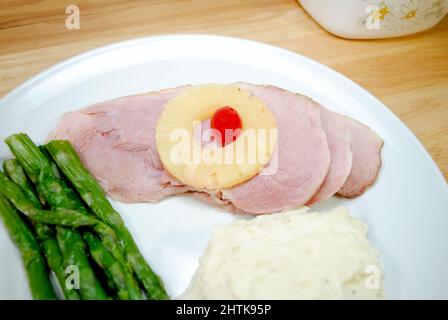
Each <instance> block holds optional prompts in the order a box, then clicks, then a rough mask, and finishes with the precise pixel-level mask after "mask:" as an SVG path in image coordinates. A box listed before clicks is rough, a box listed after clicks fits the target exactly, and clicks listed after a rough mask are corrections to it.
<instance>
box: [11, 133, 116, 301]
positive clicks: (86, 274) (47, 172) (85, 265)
mask: <svg viewBox="0 0 448 320" xmlns="http://www.w3.org/2000/svg"><path fill="white" fill-rule="evenodd" d="M5 142H6V144H7V145H8V146H9V148H10V149H11V151H12V153H13V154H14V155H15V156H16V158H17V160H18V161H19V163H20V165H21V166H22V168H23V169H24V170H25V172H26V173H27V175H28V177H30V179H31V181H32V182H33V183H34V184H35V185H36V189H37V193H38V194H39V197H40V198H41V199H43V200H45V201H46V203H47V205H48V206H49V207H50V209H53V210H54V209H59V208H67V209H72V206H73V203H72V201H71V199H70V197H68V196H67V194H66V193H65V192H64V190H65V188H64V186H63V183H62V182H61V180H60V179H58V178H57V176H56V175H55V174H54V172H53V168H52V166H51V164H50V162H49V161H48V159H47V158H46V157H45V155H44V154H42V152H41V151H40V150H39V148H38V147H37V146H36V145H35V144H34V143H33V142H32V141H31V139H30V138H29V137H28V136H27V135H25V134H16V135H12V136H10V137H8V138H7V139H6V140H5ZM56 233H57V239H58V243H59V247H60V249H61V252H62V256H63V259H64V263H65V265H66V266H70V265H75V266H77V267H78V269H79V276H80V288H79V289H80V294H81V297H82V298H83V299H89V300H92V299H93V300H100V299H101V300H102V299H107V298H108V297H107V294H106V293H105V291H104V289H103V287H102V286H101V283H100V281H99V280H98V279H97V277H96V275H95V273H94V271H93V269H92V267H91V265H90V263H89V260H88V257H87V253H86V248H85V244H84V241H83V239H82V237H81V235H80V234H79V233H78V232H76V231H75V230H72V229H70V228H64V227H60V226H57V227H56Z"/></svg>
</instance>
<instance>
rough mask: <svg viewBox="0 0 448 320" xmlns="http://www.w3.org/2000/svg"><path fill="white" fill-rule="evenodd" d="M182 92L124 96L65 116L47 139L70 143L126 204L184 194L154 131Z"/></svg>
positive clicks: (101, 181) (171, 91) (93, 172)
mask: <svg viewBox="0 0 448 320" xmlns="http://www.w3.org/2000/svg"><path fill="white" fill-rule="evenodd" d="M180 90H181V88H177V89H169V90H164V91H161V92H157V93H149V94H142V95H135V96H129V97H123V98H119V99H115V100H111V101H106V102H102V103H98V104H94V105H92V106H89V107H87V108H84V109H81V110H79V111H76V112H70V113H67V114H65V115H64V116H63V117H62V119H61V121H60V122H59V125H58V127H57V128H56V130H54V131H53V132H52V133H51V134H50V135H49V137H48V140H56V139H67V140H69V141H70V142H71V143H72V144H73V146H74V147H75V149H76V150H77V152H78V153H79V155H80V157H81V160H82V161H83V163H84V165H85V166H86V167H87V169H88V170H89V171H90V172H91V173H92V174H93V175H94V176H95V177H96V179H97V180H98V181H99V182H100V184H101V185H102V187H103V188H104V190H105V191H106V193H107V194H108V195H109V196H111V197H112V198H114V199H117V200H119V201H123V202H139V201H148V202H155V201H159V200H161V199H163V198H165V197H167V196H170V195H173V194H177V193H182V192H186V191H188V190H189V187H187V186H183V185H181V184H180V183H179V182H178V181H177V180H176V179H175V178H173V177H171V176H170V175H169V174H168V173H167V172H166V171H165V170H164V168H163V166H162V163H161V162H160V159H159V155H158V153H157V149H156V144H155V138H154V128H155V125H156V123H157V120H158V119H159V116H160V113H161V112H162V110H163V108H164V106H165V103H166V101H168V100H169V99H171V98H173V97H174V96H175V95H176V94H177V93H178V92H179V91H180Z"/></svg>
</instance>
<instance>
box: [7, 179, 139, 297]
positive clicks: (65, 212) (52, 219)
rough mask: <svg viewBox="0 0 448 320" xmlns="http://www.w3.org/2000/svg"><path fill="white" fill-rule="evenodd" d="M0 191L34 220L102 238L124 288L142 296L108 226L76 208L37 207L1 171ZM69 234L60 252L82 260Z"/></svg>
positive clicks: (71, 259) (129, 293) (62, 242)
mask: <svg viewBox="0 0 448 320" xmlns="http://www.w3.org/2000/svg"><path fill="white" fill-rule="evenodd" d="M0 194H3V195H4V196H5V197H6V198H8V199H10V201H11V202H12V203H13V204H14V206H15V207H16V208H17V209H18V210H19V211H21V212H23V213H24V214H25V215H27V216H28V217H29V218H30V220H32V221H34V222H37V223H43V224H51V225H56V226H64V227H70V228H80V227H90V228H91V229H92V230H94V231H95V232H96V233H97V234H98V235H99V236H100V237H101V243H102V245H103V246H104V247H105V248H106V249H107V250H109V251H110V252H111V254H112V255H113V257H114V258H115V259H116V260H117V262H118V263H120V265H121V266H122V267H123V272H124V273H125V280H126V281H127V283H126V286H127V287H126V290H128V295H129V297H131V298H132V299H140V298H143V296H142V295H141V292H140V289H139V287H138V284H137V283H136V281H135V280H134V278H133V276H132V272H130V271H129V270H130V269H131V268H130V265H129V263H128V262H127V261H126V259H125V257H124V256H123V254H122V250H121V247H120V245H119V244H118V239H117V237H116V235H115V232H114V231H113V229H111V228H110V227H109V226H108V225H106V224H105V223H103V222H102V221H100V220H98V219H97V218H96V217H94V216H92V215H85V214H83V213H80V212H78V211H75V210H70V209H56V210H53V211H47V210H41V209H37V208H36V207H34V204H33V203H32V202H31V201H30V200H28V199H27V198H26V195H25V194H24V193H23V192H22V190H21V189H20V188H19V187H18V186H17V185H16V184H14V183H13V182H12V181H11V180H9V179H8V178H7V177H6V176H5V175H4V174H3V173H2V172H0ZM72 234H73V233H72ZM72 234H68V235H66V236H67V238H64V239H63V241H59V243H60V246H61V251H62V252H67V253H68V256H66V257H65V259H66V260H67V261H68V262H70V261H76V260H77V259H81V258H80V257H78V254H79V252H80V251H81V249H83V248H81V249H80V248H79V247H76V246H77V245H78V243H79V242H76V241H70V240H71V239H70V237H71V236H72ZM63 235H64V234H63ZM57 236H58V237H60V236H61V235H60V234H58V235H57ZM59 240H60V239H59ZM72 264H73V263H72ZM123 290H124V289H123Z"/></svg>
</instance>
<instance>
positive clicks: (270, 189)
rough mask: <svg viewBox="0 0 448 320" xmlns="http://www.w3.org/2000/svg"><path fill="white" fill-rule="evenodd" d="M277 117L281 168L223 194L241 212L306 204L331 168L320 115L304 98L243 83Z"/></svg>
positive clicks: (267, 87)
mask: <svg viewBox="0 0 448 320" xmlns="http://www.w3.org/2000/svg"><path fill="white" fill-rule="evenodd" d="M240 86H241V87H242V88H243V89H246V90H249V91H250V92H251V93H252V94H253V95H255V96H257V97H258V98H260V99H261V100H262V101H263V102H264V103H265V104H266V106H267V108H268V109H269V110H270V111H271V112H272V113H273V114H274V117H275V119H276V121H277V128H278V142H277V151H278V165H277V171H276V172H275V174H273V175H264V174H263V173H264V172H263V171H265V170H266V168H265V169H264V170H263V171H262V173H261V174H260V175H257V176H255V177H254V178H252V179H250V180H248V181H246V182H244V183H242V184H240V185H238V186H236V187H233V188H230V189H226V190H223V191H222V198H223V199H225V200H229V201H230V202H231V203H232V204H233V205H234V206H235V207H236V208H237V209H239V210H240V211H242V212H247V213H251V214H263V213H270V212H276V211H281V210H285V209H290V208H295V207H299V206H302V205H304V204H306V203H307V202H308V200H310V199H311V197H312V196H313V195H314V194H315V193H316V192H317V190H319V188H320V186H321V185H322V183H323V181H324V179H325V177H326V175H327V173H328V170H329V166H330V155H329V150H328V146H327V138H326V135H325V132H324V131H323V129H322V124H321V120H320V112H319V110H318V109H317V108H316V107H315V103H314V102H313V101H312V100H310V99H308V98H307V97H305V96H301V95H295V94H293V93H291V92H288V91H286V90H282V89H280V88H276V87H273V86H255V85H249V84H240Z"/></svg>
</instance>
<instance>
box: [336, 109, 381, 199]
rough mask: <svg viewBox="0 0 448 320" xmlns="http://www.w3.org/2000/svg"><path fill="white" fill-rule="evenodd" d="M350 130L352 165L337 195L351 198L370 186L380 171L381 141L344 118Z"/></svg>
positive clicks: (375, 135)
mask: <svg viewBox="0 0 448 320" xmlns="http://www.w3.org/2000/svg"><path fill="white" fill-rule="evenodd" d="M344 120H345V123H346V126H347V127H349V128H350V131H351V136H352V143H351V150H352V156H353V164H352V168H351V171H350V174H349V176H348V177H347V180H346V181H345V183H344V185H343V186H342V188H341V189H340V190H339V191H338V194H339V195H341V196H343V197H346V198H353V197H356V196H359V195H360V194H362V193H363V192H364V191H365V190H366V189H367V188H368V187H369V186H371V185H372V184H373V183H374V182H375V180H376V178H377V176H378V173H379V171H380V167H381V149H382V147H383V144H384V142H383V140H382V139H381V138H380V137H379V136H378V135H377V134H376V133H375V132H374V131H373V130H371V129H370V128H369V127H367V126H366V125H364V124H362V123H361V122H359V121H356V120H353V119H351V118H348V117H345V118H344Z"/></svg>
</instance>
